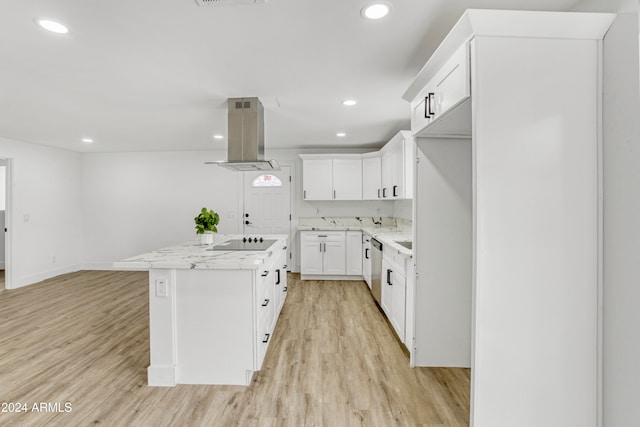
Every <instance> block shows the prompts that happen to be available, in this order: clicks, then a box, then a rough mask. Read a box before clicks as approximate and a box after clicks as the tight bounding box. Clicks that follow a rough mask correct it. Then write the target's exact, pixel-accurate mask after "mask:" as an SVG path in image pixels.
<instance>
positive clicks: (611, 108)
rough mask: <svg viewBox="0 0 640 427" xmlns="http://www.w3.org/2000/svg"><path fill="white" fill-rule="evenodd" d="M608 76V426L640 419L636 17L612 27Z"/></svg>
mask: <svg viewBox="0 0 640 427" xmlns="http://www.w3.org/2000/svg"><path fill="white" fill-rule="evenodd" d="M604 76H605V80H604V89H605V95H604V420H605V423H604V425H605V426H606V427H618V426H619V427H623V426H628V425H630V423H635V422H637V420H640V405H638V396H639V395H640V393H639V392H638V384H640V334H639V333H638V325H640V309H639V308H638V301H640V286H639V284H640V224H639V221H640V191H638V189H639V188H640V150H639V146H638V144H639V143H640V125H639V123H638V118H639V117H640V90H639V87H638V78H639V74H638V16H637V13H635V14H634V13H626V14H621V15H619V16H618V18H617V19H616V21H615V23H614V25H613V27H612V28H611V29H610V30H609V33H608V34H607V36H606V38H605V65H604ZM631 420H635V421H633V422H632V421H631Z"/></svg>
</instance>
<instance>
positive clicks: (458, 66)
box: [432, 43, 471, 118]
mask: <svg viewBox="0 0 640 427" xmlns="http://www.w3.org/2000/svg"><path fill="white" fill-rule="evenodd" d="M468 51H469V50H468V46H467V44H466V43H465V44H463V45H462V46H460V47H459V48H458V50H457V51H456V52H455V53H454V54H453V55H452V56H451V58H449V60H448V61H447V63H446V64H445V65H444V66H443V67H442V68H441V69H440V71H439V72H438V73H437V74H436V75H435V77H434V78H433V83H432V84H433V88H434V93H435V118H438V117H439V116H440V115H441V114H444V113H446V112H447V111H449V110H450V109H451V108H453V107H454V106H456V105H458V104H459V103H460V102H461V101H463V100H464V99H466V98H468V97H469V96H471V88H470V84H471V78H470V77H469V54H468Z"/></svg>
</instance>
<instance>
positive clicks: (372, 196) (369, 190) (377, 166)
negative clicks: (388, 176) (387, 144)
mask: <svg viewBox="0 0 640 427" xmlns="http://www.w3.org/2000/svg"><path fill="white" fill-rule="evenodd" d="M380 198H382V158H381V157H379V156H378V157H370V158H365V159H362V199H363V200H378V199H380Z"/></svg>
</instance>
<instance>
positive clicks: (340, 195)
mask: <svg viewBox="0 0 640 427" xmlns="http://www.w3.org/2000/svg"><path fill="white" fill-rule="evenodd" d="M333 200H362V159H360V158H357V159H333Z"/></svg>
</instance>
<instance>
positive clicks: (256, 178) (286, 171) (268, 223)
mask: <svg viewBox="0 0 640 427" xmlns="http://www.w3.org/2000/svg"><path fill="white" fill-rule="evenodd" d="M243 185H244V191H243V193H244V200H243V213H242V229H243V233H244V234H245V235H246V236H254V235H263V234H286V235H287V236H288V241H289V243H288V245H287V246H288V248H287V252H288V254H287V258H288V259H291V168H290V167H289V166H282V167H281V168H280V170H279V171H268V172H265V171H259V172H244V184H243Z"/></svg>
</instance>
